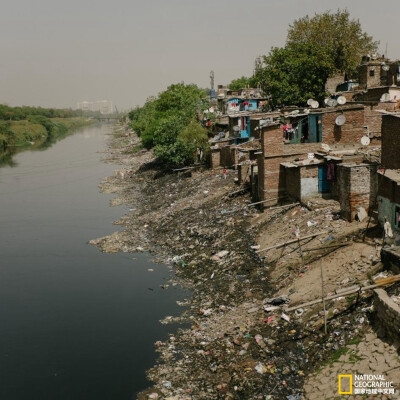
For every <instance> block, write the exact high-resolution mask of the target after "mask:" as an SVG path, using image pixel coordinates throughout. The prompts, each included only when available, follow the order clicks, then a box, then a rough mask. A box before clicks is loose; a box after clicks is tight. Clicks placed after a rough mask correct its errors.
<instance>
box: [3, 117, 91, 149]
mask: <svg viewBox="0 0 400 400" xmlns="http://www.w3.org/2000/svg"><path fill="white" fill-rule="evenodd" d="M44 121H45V122H44V123H40V122H41V121H40V120H39V119H37V120H34V119H32V120H22V121H0V148H1V149H2V150H3V151H5V150H7V149H11V150H12V149H14V148H32V147H33V148H37V147H40V146H41V145H43V144H45V143H46V142H54V141H56V140H58V139H60V138H62V137H65V136H66V135H68V134H70V133H72V132H73V131H74V130H76V129H78V128H81V127H84V126H87V125H90V124H92V123H93V120H90V119H87V118H82V117H72V118H45V119H44Z"/></svg>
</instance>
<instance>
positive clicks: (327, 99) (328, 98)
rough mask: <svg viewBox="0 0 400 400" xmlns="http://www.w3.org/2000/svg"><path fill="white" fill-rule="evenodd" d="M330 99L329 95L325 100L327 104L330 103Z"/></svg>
mask: <svg viewBox="0 0 400 400" xmlns="http://www.w3.org/2000/svg"><path fill="white" fill-rule="evenodd" d="M330 99H331V98H330V97H327V98H326V99H325V100H324V103H325V105H327V104H328V101H329V100H330Z"/></svg>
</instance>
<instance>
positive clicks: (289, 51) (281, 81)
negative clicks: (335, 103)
mask: <svg viewBox="0 0 400 400" xmlns="http://www.w3.org/2000/svg"><path fill="white" fill-rule="evenodd" d="M331 72H332V67H331V65H330V63H329V61H328V59H327V57H326V53H325V52H324V49H322V48H319V47H317V48H315V47H313V46H312V45H310V44H292V45H287V46H286V47H284V48H278V47H275V48H272V49H271V51H270V52H269V54H268V56H264V58H263V66H262V67H261V68H260V69H259V70H258V72H257V78H258V80H259V81H260V83H261V86H262V88H263V90H264V92H266V93H267V94H268V95H269V96H270V100H269V104H270V106H271V107H272V108H274V107H276V106H282V105H292V104H299V105H300V104H303V105H305V104H306V102H307V100H308V99H309V98H314V99H317V100H320V101H321V100H322V99H323V98H324V96H325V82H326V80H327V78H328V76H329V75H330V73H331Z"/></svg>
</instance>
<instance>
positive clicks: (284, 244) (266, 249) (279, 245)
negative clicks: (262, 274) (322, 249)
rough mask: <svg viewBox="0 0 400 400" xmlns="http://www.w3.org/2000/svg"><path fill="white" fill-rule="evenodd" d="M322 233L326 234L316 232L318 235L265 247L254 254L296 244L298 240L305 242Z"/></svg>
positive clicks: (314, 234)
mask: <svg viewBox="0 0 400 400" xmlns="http://www.w3.org/2000/svg"><path fill="white" fill-rule="evenodd" d="M324 233H328V232H327V231H322V232H318V233H313V234H312V235H307V236H303V237H301V238H299V239H293V240H290V241H288V242H285V243H279V244H275V245H274V246H270V247H267V248H265V249H261V250H257V251H256V253H262V252H264V251H268V250H272V249H279V248H280V247H282V246H286V245H288V244H292V243H296V242H297V241H298V240H305V239H310V238H314V237H316V236H319V235H323V234H324Z"/></svg>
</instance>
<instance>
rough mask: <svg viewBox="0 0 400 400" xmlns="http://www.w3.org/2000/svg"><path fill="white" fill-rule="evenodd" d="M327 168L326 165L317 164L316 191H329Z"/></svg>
mask: <svg viewBox="0 0 400 400" xmlns="http://www.w3.org/2000/svg"><path fill="white" fill-rule="evenodd" d="M327 175H328V168H327V166H326V165H319V166H318V192H319V193H328V192H329V191H330V185H329V181H328V177H327Z"/></svg>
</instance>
